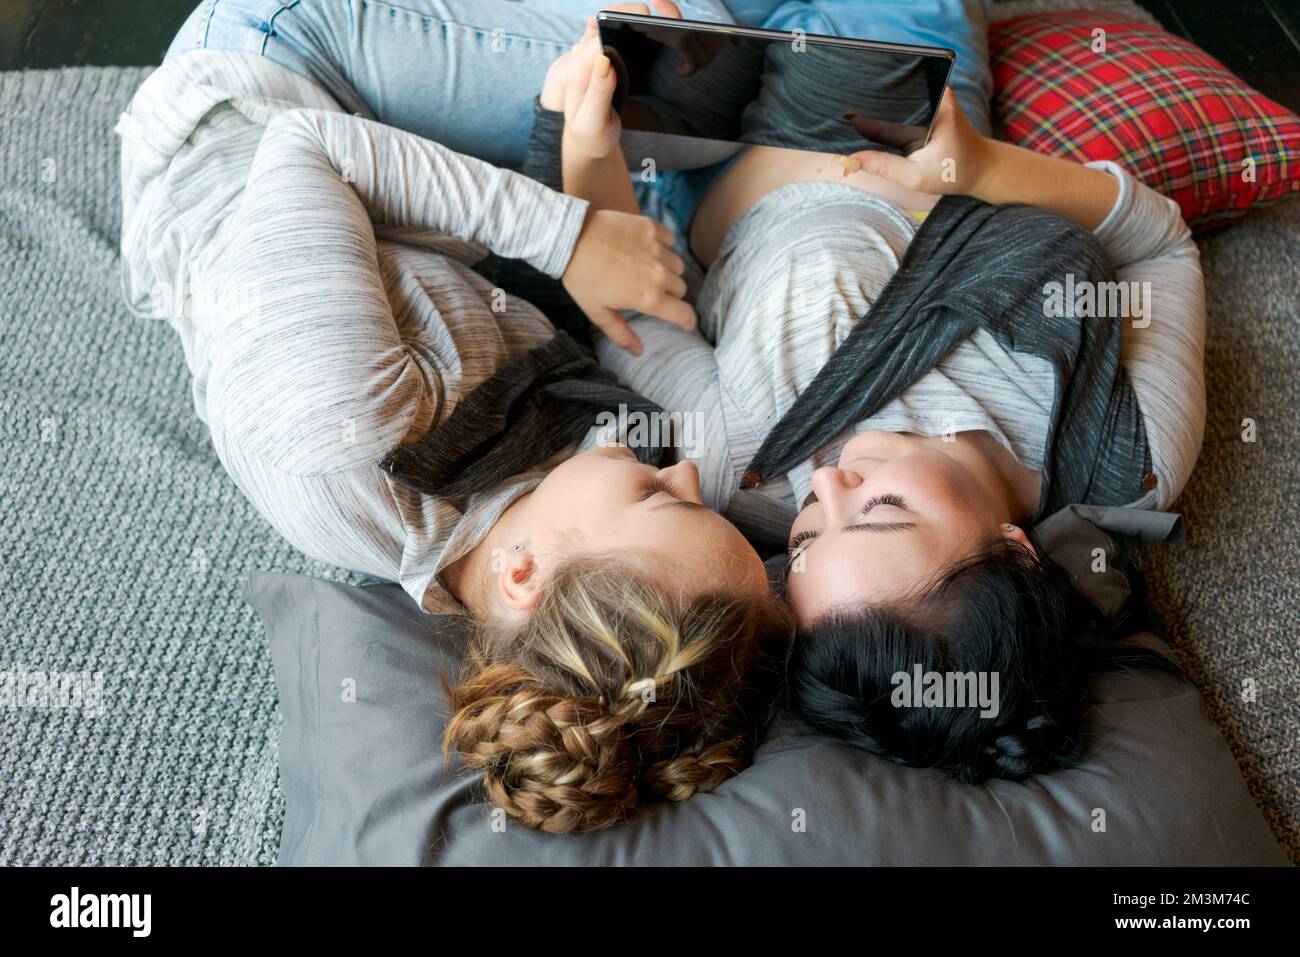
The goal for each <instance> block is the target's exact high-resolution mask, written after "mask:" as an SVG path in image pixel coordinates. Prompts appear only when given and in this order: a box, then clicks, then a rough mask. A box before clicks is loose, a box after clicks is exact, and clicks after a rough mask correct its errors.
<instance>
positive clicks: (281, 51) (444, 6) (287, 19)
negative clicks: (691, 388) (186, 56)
mask: <svg viewBox="0 0 1300 957" xmlns="http://www.w3.org/2000/svg"><path fill="white" fill-rule="evenodd" d="M602 5H603V4H602V2H601V0H521V2H517V0H402V2H401V3H386V2H378V0H203V2H202V3H201V4H200V5H199V6H198V8H197V9H196V10H194V12H193V13H191V14H190V16H189V18H188V19H187V20H186V22H185V24H184V25H183V26H182V27H181V30H180V32H179V33H178V34H177V36H176V38H175V40H173V41H172V45H171V47H170V49H169V50H168V51H167V56H166V59H170V58H171V57H174V56H177V55H179V54H180V53H183V52H185V51H187V50H193V49H199V48H205V47H206V48H209V49H219V50H244V51H247V52H250V53H256V54H259V55H261V56H265V57H267V58H269V59H271V60H274V61H275V62H277V63H279V64H281V65H282V66H285V67H288V68H289V69H291V70H293V71H294V72H296V73H299V74H301V75H303V76H306V77H309V78H311V79H313V80H315V81H316V82H317V83H319V84H320V85H321V86H323V87H324V88H325V89H326V90H327V91H328V92H329V93H330V95H331V96H333V97H334V99H335V100H337V101H338V102H339V104H340V105H341V106H343V107H344V108H345V109H347V110H349V111H350V112H353V113H359V114H360V115H362V116H364V117H367V118H369V119H375V120H378V121H380V122H383V123H386V124H388V125H390V126H395V127H398V128H400V129H404V130H409V131H410V132H412V133H416V134H418V135H420V136H424V137H426V138H428V139H433V140H437V141H438V142H439V143H442V144H443V145H444V146H447V147H449V148H450V149H454V150H456V151H457V152H460V153H467V154H469V155H472V156H477V157H480V158H481V159H485V160H487V161H488V162H491V163H494V164H496V165H498V166H505V167H509V168H518V167H519V166H520V164H521V163H522V161H523V157H524V153H525V152H526V150H527V146H528V136H529V132H530V130H531V128H532V104H533V99H534V98H535V97H536V96H537V94H538V93H539V92H540V91H541V88H542V81H543V79H544V78H545V76H546V71H547V68H548V67H549V66H550V64H551V62H552V61H553V60H554V59H555V58H556V57H557V56H559V55H560V54H561V53H562V52H563V51H564V50H566V49H568V47H570V46H571V45H572V44H573V42H574V41H575V40H577V38H578V37H579V36H580V35H581V34H582V30H583V24H584V21H585V20H586V18H587V17H588V16H590V15H591V14H592V13H594V12H595V11H596V10H597V9H599V8H600V7H601V6H602ZM987 5H988V0H729V2H728V3H724V2H723V0H678V6H679V7H680V8H681V11H682V16H683V17H686V18H687V19H692V20H707V21H714V22H724V23H730V22H737V21H739V22H741V23H744V24H747V25H754V26H763V27H767V28H769V29H775V30H795V29H802V30H804V31H806V32H808V33H825V34H831V35H843V36H856V37H866V38H869V39H874V40H889V41H895V42H911V43H923V44H930V45H936V46H948V47H952V48H954V49H955V50H956V51H957V62H956V64H955V66H954V68H953V73H952V77H951V79H950V85H951V86H952V89H953V94H954V95H955V96H956V97H957V100H958V102H960V103H961V105H962V109H963V111H964V112H965V113H966V116H967V118H968V119H969V120H970V121H971V124H972V125H973V126H974V127H975V128H976V129H978V130H980V131H982V132H984V133H988V132H989V130H990V121H989V97H990V96H991V93H992V79H991V75H990V72H989V67H988V47H987V41H986V32H987ZM729 8H730V9H729ZM730 10H734V11H735V12H736V14H737V16H736V17H735V18H733V17H732V14H731V12H730ZM661 168H662V166H661ZM723 168H724V164H721V163H717V164H714V165H712V166H709V167H707V168H705V169H701V170H689V171H684V172H672V171H665V172H663V173H662V174H661V175H660V176H659V177H658V184H657V189H658V192H659V195H660V198H661V199H662V201H663V203H664V204H666V206H667V208H668V209H669V210H670V211H671V214H672V219H673V220H675V223H674V225H675V226H676V227H677V228H679V229H685V228H686V226H687V224H688V222H689V220H690V215H691V213H692V212H693V211H694V208H695V206H696V204H697V203H698V201H699V199H700V197H701V196H703V194H704V191H705V190H706V189H707V188H708V185H709V184H710V183H711V182H712V181H713V179H714V178H716V176H717V175H718V173H719V172H720V171H721V169H723Z"/></svg>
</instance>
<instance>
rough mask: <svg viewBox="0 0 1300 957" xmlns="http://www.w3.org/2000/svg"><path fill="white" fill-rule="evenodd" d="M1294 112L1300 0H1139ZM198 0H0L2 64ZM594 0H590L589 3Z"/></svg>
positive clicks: (88, 42)
mask: <svg viewBox="0 0 1300 957" xmlns="http://www.w3.org/2000/svg"><path fill="white" fill-rule="evenodd" d="M1139 2H1140V3H1141V4H1142V5H1143V6H1144V7H1146V8H1147V9H1148V10H1150V11H1151V12H1152V13H1153V14H1155V15H1156V17H1157V18H1158V19H1159V20H1160V22H1161V23H1163V24H1164V25H1165V27H1166V29H1168V30H1171V31H1172V32H1174V33H1178V34H1180V35H1181V36H1184V37H1186V38H1187V39H1189V40H1191V41H1193V42H1194V43H1196V44H1198V45H1199V46H1200V47H1202V48H1203V49H1205V50H1206V51H1208V52H1209V53H1210V54H1211V55H1213V56H1215V57H1217V58H1218V59H1219V60H1221V61H1223V62H1224V63H1225V64H1227V65H1228V66H1229V67H1230V68H1231V69H1232V70H1233V71H1235V72H1236V73H1237V75H1238V76H1240V77H1241V78H1242V79H1244V80H1245V81H1246V82H1247V83H1249V84H1250V85H1251V86H1253V87H1255V88H1256V89H1257V90H1259V91H1260V92H1262V93H1264V94H1265V95H1267V96H1270V97H1272V98H1273V99H1275V100H1277V101H1278V102H1280V103H1283V104H1285V105H1286V106H1288V107H1290V108H1291V109H1293V110H1296V111H1298V112H1300V0H1139ZM196 5H197V0H0V69H7V70H12V69H18V68H22V67H52V66H64V65H73V64H90V65H100V66H108V65H124V66H134V65H141V64H148V63H157V62H158V61H159V60H161V59H162V55H163V53H164V52H165V51H166V49H167V46H168V44H169V43H170V42H171V38H172V37H173V36H174V35H175V33H176V30H177V29H178V28H179V27H180V25H181V23H182V22H184V20H185V17H186V16H187V15H188V14H189V12H190V10H192V9H193V8H194V7H195V6H196ZM599 6H600V0H592V2H591V7H592V9H593V10H595V9H596V8H597V7H599Z"/></svg>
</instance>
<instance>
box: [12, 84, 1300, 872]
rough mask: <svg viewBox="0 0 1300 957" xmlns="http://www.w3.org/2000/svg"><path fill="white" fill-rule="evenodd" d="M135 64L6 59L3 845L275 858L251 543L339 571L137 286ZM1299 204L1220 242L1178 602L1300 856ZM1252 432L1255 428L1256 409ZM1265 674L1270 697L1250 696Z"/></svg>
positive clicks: (264, 556) (281, 564) (1172, 579)
mask: <svg viewBox="0 0 1300 957" xmlns="http://www.w3.org/2000/svg"><path fill="white" fill-rule="evenodd" d="M146 72H147V71H145V70H142V69H99V68H81V69H67V70H57V71H48V72H34V73H0V502H2V503H3V521H0V672H5V673H7V678H8V684H7V686H8V687H12V686H13V683H14V682H15V681H22V682H23V684H24V686H25V687H26V688H27V689H28V693H29V695H31V696H32V698H34V700H35V701H36V702H37V704H38V705H39V706H26V707H10V705H9V704H8V703H0V864H131V863H138V864H269V863H271V862H273V861H274V859H275V854H276V850H277V846H278V842H279V829H280V821H281V817H282V813H283V805H282V801H281V797H280V792H279V787H278V783H277V772H276V728H277V726H278V722H279V719H278V715H277V708H276V694H275V685H274V679H273V675H272V670H271V661H270V656H269V653H268V650H267V647H266V641H265V636H264V634H263V633H262V630H261V626H260V624H259V623H258V622H257V620H256V618H255V616H254V614H253V612H252V611H251V610H250V609H249V608H248V606H246V605H245V604H244V602H243V600H242V599H241V597H240V594H241V589H242V587H243V583H244V580H245V578H246V576H247V574H248V572H249V571H251V570H253V569H255V568H264V569H281V570H292V571H300V572H305V573H308V574H314V575H320V576H324V577H333V578H341V577H342V578H344V580H346V577H345V576H342V575H341V573H340V572H338V571H337V570H333V569H331V568H328V567H325V566H321V565H317V564H315V563H313V562H310V561H308V560H306V559H304V558H302V557H301V556H300V555H298V554H296V553H295V552H294V551H293V550H292V549H291V548H289V546H288V545H286V544H284V543H283V542H282V541H281V540H280V539H279V538H278V537H277V536H276V535H275V533H274V532H272V530H271V529H270V527H269V526H267V525H266V524H265V523H264V522H263V521H262V520H261V519H260V518H259V517H258V516H257V515H256V514H255V513H254V512H253V510H252V509H251V508H250V507H249V506H248V505H247V504H246V503H245V502H244V500H243V498H242V497H241V496H240V494H239V492H238V491H237V490H236V488H235V486H234V484H233V483H232V482H230V480H229V479H227V478H226V476H225V474H224V473H223V472H222V470H221V467H220V465H219V464H218V462H217V459H216V456H215V454H214V453H213V452H212V449H211V447H210V445H209V443H208V439H207V436H206V434H205V432H204V429H203V428H202V426H201V425H200V424H199V422H198V420H197V418H196V417H195V415H194V411H193V406H192V404H191V400H190V394H189V387H188V374H187V372H186V370H185V365H184V362H183V360H182V357H181V351H180V346H179V343H178V342H177V341H176V338H175V337H174V335H173V334H172V333H171V331H170V329H169V328H167V327H166V326H164V325H161V324H158V323H151V322H146V321H143V320H137V319H134V318H132V317H131V316H130V315H129V314H128V313H127V312H126V310H125V308H124V307H123V305H122V302H121V299H120V296H119V293H118V271H117V270H118V255H117V237H118V230H119V226H120V221H119V216H120V211H119V200H118V178H117V177H118V163H117V152H118V145H117V142H116V137H115V136H113V135H112V134H111V133H110V130H111V128H112V126H113V124H114V122H115V121H116V117H117V115H118V113H119V112H120V111H121V109H122V108H123V107H124V106H125V104H126V103H127V101H128V100H129V99H130V96H131V93H132V92H133V91H134V90H135V88H136V87H137V86H138V85H139V83H140V82H141V80H142V79H143V78H144V76H145V75H146ZM1298 231H1300V204H1292V205H1291V206H1290V207H1288V208H1285V209H1278V210H1273V211H1270V212H1266V213H1262V214H1256V215H1254V216H1252V217H1251V219H1250V220H1249V221H1248V222H1247V223H1245V224H1243V225H1239V226H1236V227H1234V228H1233V229H1231V230H1229V231H1227V232H1226V233H1223V234H1221V235H1219V236H1216V237H1214V238H1212V239H1210V240H1209V241H1207V242H1206V243H1205V246H1204V249H1205V254H1206V274H1207V278H1208V281H1209V286H1210V307H1211V315H1210V319H1211V321H1210V326H1211V336H1210V353H1209V375H1210V387H1211V419H1210V428H1209V433H1208V435H1207V439H1206V445H1205V452H1204V455H1203V459H1202V463H1201V465H1200V466H1199V469H1198V472H1197V474H1196V477H1195V478H1194V480H1193V482H1192V487H1191V489H1190V491H1189V493H1188V495H1187V496H1186V497H1185V499H1184V501H1183V503H1182V506H1183V509H1184V510H1185V512H1186V514H1187V516H1188V519H1189V521H1190V525H1191V533H1190V542H1189V543H1188V544H1187V545H1184V546H1181V547H1171V548H1167V549H1165V550H1164V551H1163V552H1159V553H1151V554H1150V555H1149V557H1148V560H1147V564H1148V566H1149V567H1151V568H1152V570H1153V575H1152V578H1153V585H1154V586H1155V590H1156V592H1157V596H1158V600H1159V604H1160V606H1161V608H1162V610H1163V611H1164V612H1165V614H1166V616H1167V617H1168V619H1169V620H1170V622H1171V625H1172V626H1173V628H1174V630H1175V633H1176V635H1177V637H1178V645H1179V649H1180V651H1181V652H1182V654H1183V657H1184V660H1185V661H1186V662H1187V663H1188V665H1189V667H1190V668H1191V669H1192V673H1193V675H1194V677H1195V678H1196V681H1197V683H1198V684H1199V685H1200V686H1201V688H1202V690H1203V691H1204V692H1205V693H1206V695H1207V698H1208V699H1209V701H1210V704H1211V707H1212V709H1213V711H1214V713H1215V716H1216V718H1217V720H1218V721H1219V722H1220V724H1221V726H1222V727H1223V728H1224V731H1225V734H1226V735H1227V737H1228V740H1229V741H1230V742H1231V744H1232V746H1233V748H1234V750H1235V751H1236V753H1237V757H1238V759H1239V760H1240V761H1241V764H1242V767H1243V770H1244V773H1245V774H1246V776H1247V778H1248V780H1249V781H1250V785H1251V788H1252V790H1253V792H1254V794H1255V797H1256V800H1257V801H1258V802H1259V803H1260V805H1261V807H1263V808H1264V810H1265V812H1266V813H1267V814H1268V816H1269V819H1270V820H1271V821H1272V823H1273V826H1274V828H1275V830H1276V831H1277V833H1278V836H1279V839H1281V840H1282V841H1283V843H1284V844H1286V846H1287V847H1288V849H1289V851H1290V852H1291V854H1292V856H1293V858H1296V859H1298V860H1300V826H1298V823H1297V819H1298V815H1300V768H1298V767H1297V758H1296V745H1295V737H1296V732H1297V728H1300V703H1298V702H1297V701H1296V700H1295V699H1294V696H1293V695H1292V694H1290V691H1291V689H1293V688H1295V687H1297V685H1300V661H1298V660H1297V659H1298V655H1297V647H1296V646H1297V639H1296V634H1297V623H1298V622H1300V612H1298V611H1297V601H1296V599H1297V585H1296V580H1295V576H1296V569H1297V568H1300V533H1298V532H1297V529H1298V528H1300V515H1298V514H1297V512H1298V510H1300V505H1298V504H1297V503H1298V502H1300V487H1297V486H1298V484H1300V483H1298V480H1297V469H1296V465H1295V462H1296V449H1297V448H1300V442H1298V440H1300V434H1298V433H1300V424H1298V423H1300V394H1298V393H1300V388H1298V385H1297V370H1298V369H1300V324H1298V322H1297V315H1296V307H1295V292H1294V286H1293V283H1294V281H1295V277H1296V276H1297V275H1300V243H1298V242H1297V238H1298V237H1297V232H1298ZM1244 418H1251V419H1253V420H1254V421H1255V422H1256V429H1257V431H1256V441H1255V442H1253V443H1245V442H1243V441H1242V440H1241V437H1240V433H1241V430H1242V426H1241V424H1240V423H1241V420H1242V419H1244ZM1246 679H1252V680H1253V681H1254V683H1255V687H1256V689H1257V693H1256V694H1255V696H1254V700H1252V701H1246V700H1243V698H1242V694H1241V692H1242V687H1243V682H1244V681H1245V680H1246Z"/></svg>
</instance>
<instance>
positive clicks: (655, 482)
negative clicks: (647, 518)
mask: <svg viewBox="0 0 1300 957" xmlns="http://www.w3.org/2000/svg"><path fill="white" fill-rule="evenodd" d="M660 492H663V493H665V494H667V495H672V496H673V497H676V495H677V486H676V485H674V484H673V483H672V482H670V481H668V480H667V479H664V478H660V477H659V476H657V475H656V476H655V477H654V478H653V479H651V480H650V482H649V484H647V485H646V487H645V490H644V492H643V493H642V495H641V501H643V502H644V501H645V500H646V499H650V498H654V496H656V495H658V494H659V493H660Z"/></svg>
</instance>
